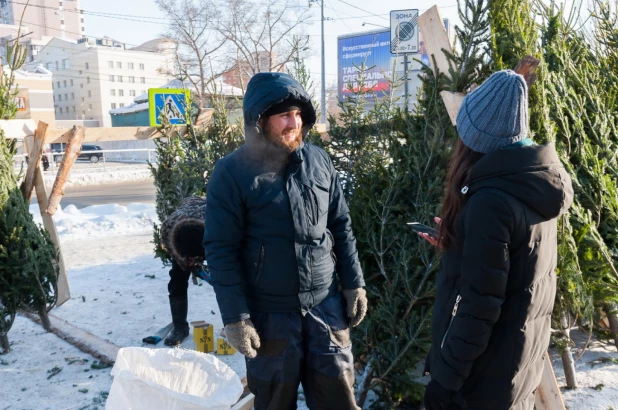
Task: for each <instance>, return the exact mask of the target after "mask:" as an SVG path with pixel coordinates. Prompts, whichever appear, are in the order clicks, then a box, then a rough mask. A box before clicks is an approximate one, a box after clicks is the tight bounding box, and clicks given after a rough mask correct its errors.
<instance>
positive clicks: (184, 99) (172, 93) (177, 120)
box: [148, 88, 191, 127]
mask: <svg viewBox="0 0 618 410" xmlns="http://www.w3.org/2000/svg"><path fill="white" fill-rule="evenodd" d="M189 101H190V93H189V91H188V90H183V89H175V88H150V89H149V90H148V104H149V106H148V112H149V115H150V126H151V127H160V126H161V125H163V123H162V120H163V119H165V121H169V123H170V124H172V125H187V124H190V123H191V120H190V116H189V115H188V109H189Z"/></svg>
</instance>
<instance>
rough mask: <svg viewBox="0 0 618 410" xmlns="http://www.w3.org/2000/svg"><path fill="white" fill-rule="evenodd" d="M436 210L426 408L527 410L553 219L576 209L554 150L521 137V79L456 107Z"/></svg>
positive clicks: (494, 81) (536, 373) (537, 364)
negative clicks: (437, 265)
mask: <svg viewBox="0 0 618 410" xmlns="http://www.w3.org/2000/svg"><path fill="white" fill-rule="evenodd" d="M457 131H458V133H459V137H460V139H459V140H458V142H457V146H456V149H455V152H454V154H453V158H452V160H451V168H450V171H449V178H448V186H447V191H446V194H445V198H444V201H443V206H442V219H441V224H440V231H439V239H435V238H431V237H429V236H428V235H427V234H420V235H421V236H423V237H424V238H425V239H427V240H429V241H430V242H432V243H434V244H436V245H438V246H440V247H441V248H442V249H443V256H442V265H441V271H440V273H439V276H438V283H437V298H436V303H435V305H434V314H433V320H432V345H431V351H430V354H429V357H428V359H427V364H426V369H425V370H426V373H427V374H431V381H430V382H429V384H428V385H427V389H426V392H425V406H426V408H427V409H428V410H438V409H439V410H442V409H455V410H456V409H470V410H503V409H504V410H510V409H516V410H532V409H533V408H534V398H535V395H534V392H535V390H536V388H537V387H538V385H539V383H540V380H541V374H542V370H543V366H544V358H545V352H546V351H547V348H548V345H549V337H550V318H551V313H552V309H553V304H554V296H555V292H556V275H555V268H556V259H557V239H556V232H557V218H558V217H559V216H560V215H561V214H562V213H564V212H566V210H567V209H568V208H569V206H570V205H571V203H572V201H573V188H572V186H571V180H570V178H569V176H568V174H567V173H566V171H565V170H564V168H563V166H562V164H561V163H560V160H559V158H558V155H557V154H556V151H555V149H554V148H553V146H550V145H543V146H540V145H535V144H534V143H533V142H532V141H531V140H530V139H529V138H528V90H527V85H526V83H525V81H524V79H523V77H522V76H520V75H519V74H516V73H515V72H513V71H510V70H505V71H500V72H497V73H495V74H493V75H492V76H491V77H490V78H489V79H488V80H487V81H486V82H485V83H484V84H483V85H481V86H480V87H479V88H477V89H476V90H475V91H473V92H472V93H470V94H469V95H468V96H466V98H465V99H464V101H463V104H462V106H461V109H460V111H459V114H458V117H457Z"/></svg>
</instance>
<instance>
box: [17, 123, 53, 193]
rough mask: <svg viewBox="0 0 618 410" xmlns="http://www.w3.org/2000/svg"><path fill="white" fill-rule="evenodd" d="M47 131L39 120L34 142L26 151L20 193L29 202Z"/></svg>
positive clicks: (44, 124) (45, 126) (45, 125)
mask: <svg viewBox="0 0 618 410" xmlns="http://www.w3.org/2000/svg"><path fill="white" fill-rule="evenodd" d="M46 132H47V124H46V123H44V122H43V121H39V124H38V126H37V128H36V131H35V133H34V143H33V144H32V149H31V150H26V152H28V157H29V161H28V170H27V171H26V177H25V178H24V182H22V184H21V193H22V195H23V196H24V199H25V200H26V203H30V198H31V196H32V188H33V187H34V179H35V177H36V174H37V172H38V169H39V167H40V164H41V158H42V157H43V145H45V133H46Z"/></svg>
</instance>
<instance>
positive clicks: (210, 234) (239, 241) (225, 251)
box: [204, 73, 367, 410]
mask: <svg viewBox="0 0 618 410" xmlns="http://www.w3.org/2000/svg"><path fill="white" fill-rule="evenodd" d="M243 114H244V121H245V138H246V143H245V145H243V146H242V147H240V148H239V149H237V150H236V151H234V152H233V153H232V154H230V155H228V156H226V157H225V158H223V159H222V160H220V161H219V162H218V163H217V165H216V167H215V170H214V172H213V175H212V177H211V178H210V181H209V183H208V191H207V198H208V201H207V205H206V224H205V225H206V229H205V233H204V248H205V251H206V257H207V260H208V267H209V269H210V273H211V281H212V284H213V286H214V289H215V293H216V295H217V302H218V304H219V308H220V310H221V316H222V319H223V323H224V325H225V334H226V337H227V340H228V343H229V344H231V345H232V346H234V347H235V348H236V349H237V350H238V351H239V352H240V353H242V354H243V355H244V356H245V357H246V364H247V380H248V384H249V388H250V390H251V392H252V393H253V394H254V395H255V396H256V397H255V409H258V410H259V409H277V410H283V409H295V408H296V400H297V390H298V385H299V383H302V385H303V390H304V393H305V396H306V399H307V405H308V406H309V408H311V409H337V410H340V409H343V410H345V409H358V407H357V406H356V403H355V401H354V391H353V384H354V369H353V359H352V352H351V348H352V346H351V340H350V329H349V327H350V326H356V325H358V324H359V323H360V322H361V320H363V318H364V316H365V313H366V311H367V299H366V296H365V290H364V289H363V288H362V287H363V286H364V284H365V283H364V281H363V275H362V271H361V268H360V264H359V261H358V252H357V250H356V239H355V238H354V235H353V233H352V228H351V222H350V216H349V211H348V207H347V204H346V202H345V199H344V197H343V192H342V190H341V186H340V182H339V179H338V177H337V172H336V171H335V168H334V166H333V164H332V161H331V160H330V158H329V157H328V155H327V154H326V152H324V151H323V150H322V149H320V148H317V147H315V146H313V145H310V144H305V143H304V142H303V138H304V137H305V136H306V134H307V132H308V131H309V130H310V129H311V127H312V126H313V125H314V123H315V121H316V114H315V109H314V108H313V104H312V103H311V99H310V98H309V96H308V94H307V92H306V91H305V90H304V89H303V87H302V86H301V85H300V84H299V83H298V82H297V81H296V80H294V79H293V78H292V77H290V76H289V75H287V74H283V73H259V74H256V75H255V76H254V77H253V78H252V79H251V81H250V82H249V84H248V86H247V92H246V94H245V98H244V108H243Z"/></svg>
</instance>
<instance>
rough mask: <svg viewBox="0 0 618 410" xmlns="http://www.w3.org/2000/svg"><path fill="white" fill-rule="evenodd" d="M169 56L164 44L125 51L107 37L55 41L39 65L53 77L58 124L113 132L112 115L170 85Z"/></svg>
mask: <svg viewBox="0 0 618 410" xmlns="http://www.w3.org/2000/svg"><path fill="white" fill-rule="evenodd" d="M172 50H173V43H170V41H169V40H166V39H160V40H153V41H149V42H147V43H144V44H142V45H141V46H139V47H135V48H127V47H126V45H125V44H124V43H121V42H118V41H115V40H113V39H111V38H108V37H105V38H93V37H83V38H81V39H80V40H78V41H77V42H73V41H68V40H63V39H60V38H54V39H52V40H51V41H50V42H49V43H48V44H47V45H46V46H45V47H44V48H43V49H42V50H41V51H40V52H39V54H38V61H37V64H42V65H43V66H44V67H45V68H47V69H48V70H50V71H51V72H52V73H53V102H54V109H55V114H56V119H57V120H95V121H98V126H99V127H111V126H112V123H111V117H110V114H109V111H110V110H113V109H116V108H121V107H124V106H125V105H129V104H131V103H133V99H134V98H135V97H136V96H138V95H141V94H144V93H146V92H147V91H148V89H149V88H154V87H157V86H159V85H160V84H161V83H166V82H167V81H169V80H170V79H171V78H170V77H168V76H167V75H166V74H161V71H168V70H170V69H171V68H172V67H173V54H172Z"/></svg>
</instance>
